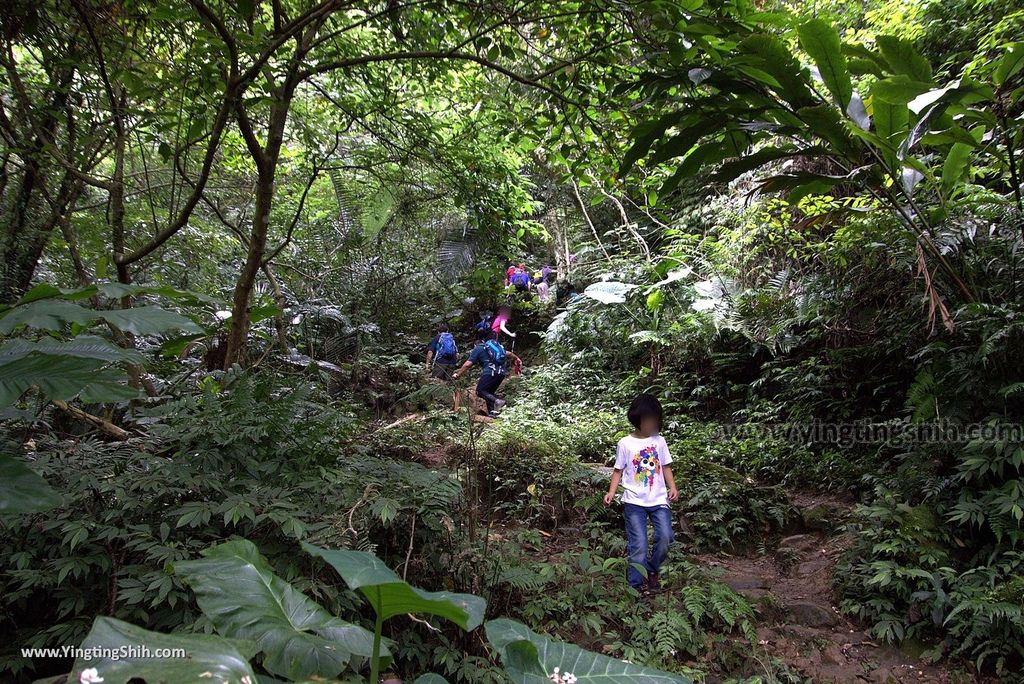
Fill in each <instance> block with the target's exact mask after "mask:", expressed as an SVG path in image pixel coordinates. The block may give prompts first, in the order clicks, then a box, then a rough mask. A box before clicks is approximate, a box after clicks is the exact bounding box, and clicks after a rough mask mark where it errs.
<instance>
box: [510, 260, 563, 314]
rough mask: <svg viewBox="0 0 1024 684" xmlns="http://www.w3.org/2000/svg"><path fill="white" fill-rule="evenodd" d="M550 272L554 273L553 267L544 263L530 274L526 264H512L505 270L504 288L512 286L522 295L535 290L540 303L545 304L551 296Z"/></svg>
mask: <svg viewBox="0 0 1024 684" xmlns="http://www.w3.org/2000/svg"><path fill="white" fill-rule="evenodd" d="M552 273H554V269H552V268H551V266H549V265H548V264H544V267H543V268H541V269H540V270H539V271H535V272H534V273H533V275H530V271H529V269H527V268H526V264H518V265H516V264H512V265H511V266H509V267H508V270H507V271H505V288H506V289H508V288H514V289H515V291H516V292H518V293H520V294H524V295H530V294H531V293H532V292H534V291H536V292H537V296H538V297H539V298H540V301H541V303H545V304H546V303H547V302H548V301H549V299H550V297H551V283H550V279H551V274H552Z"/></svg>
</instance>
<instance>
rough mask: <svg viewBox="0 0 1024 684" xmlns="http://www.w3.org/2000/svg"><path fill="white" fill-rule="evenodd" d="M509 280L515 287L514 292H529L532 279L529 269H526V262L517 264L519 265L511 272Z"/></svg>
mask: <svg viewBox="0 0 1024 684" xmlns="http://www.w3.org/2000/svg"><path fill="white" fill-rule="evenodd" d="M509 282H510V283H511V285H512V287H514V288H516V292H522V293H524V294H529V292H530V288H531V287H532V286H533V281H532V279H531V278H530V273H529V271H527V270H526V264H519V267H518V268H516V271H515V273H513V274H512V277H511V278H510V279H509Z"/></svg>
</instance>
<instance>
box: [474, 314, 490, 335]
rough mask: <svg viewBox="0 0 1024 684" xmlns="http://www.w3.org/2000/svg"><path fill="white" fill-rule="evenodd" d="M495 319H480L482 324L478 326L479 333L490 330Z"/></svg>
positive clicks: (485, 317)
mask: <svg viewBox="0 0 1024 684" xmlns="http://www.w3.org/2000/svg"><path fill="white" fill-rule="evenodd" d="M492 322H493V319H492V318H491V317H490V316H484V317H483V318H481V319H480V322H479V323H477V324H476V330H477V332H479V331H481V330H490V329H491V323H492Z"/></svg>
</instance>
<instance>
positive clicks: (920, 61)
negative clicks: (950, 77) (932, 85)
mask: <svg viewBox="0 0 1024 684" xmlns="http://www.w3.org/2000/svg"><path fill="white" fill-rule="evenodd" d="M875 44H877V45H878V49H879V50H880V51H881V53H882V57H884V58H885V61H886V63H887V64H888V65H889V68H890V69H891V70H892V71H893V73H896V74H906V75H907V76H909V77H910V78H912V79H914V80H916V81H924V82H929V81H931V80H932V68H931V65H929V64H928V60H927V59H926V58H925V57H924V55H922V54H921V53H920V52H918V51H917V48H916V47H914V44H913V43H912V42H911V41H909V40H904V39H902V38H897V37H895V36H876V37H875Z"/></svg>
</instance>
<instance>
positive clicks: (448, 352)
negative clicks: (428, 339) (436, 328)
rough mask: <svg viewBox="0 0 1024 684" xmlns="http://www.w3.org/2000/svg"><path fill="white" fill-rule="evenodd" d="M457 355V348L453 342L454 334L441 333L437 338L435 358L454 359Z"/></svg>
mask: <svg viewBox="0 0 1024 684" xmlns="http://www.w3.org/2000/svg"><path fill="white" fill-rule="evenodd" d="M458 355H459V348H458V346H456V344H455V336H454V335H452V334H451V333H441V334H440V335H439V336H438V338H437V358H438V359H446V360H454V359H455V358H457V357H458Z"/></svg>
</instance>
